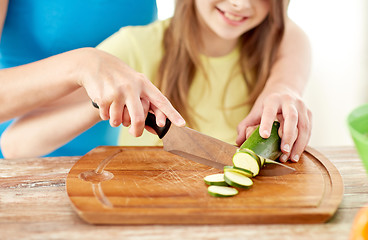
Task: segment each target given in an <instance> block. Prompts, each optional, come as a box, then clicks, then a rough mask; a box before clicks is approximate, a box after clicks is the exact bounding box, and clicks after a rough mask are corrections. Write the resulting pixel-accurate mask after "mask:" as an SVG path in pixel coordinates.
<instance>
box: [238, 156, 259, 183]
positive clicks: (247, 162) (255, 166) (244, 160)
mask: <svg viewBox="0 0 368 240" xmlns="http://www.w3.org/2000/svg"><path fill="white" fill-rule="evenodd" d="M233 164H234V166H235V167H237V168H241V169H244V170H248V171H251V172H252V174H253V176H254V177H255V176H257V175H258V173H259V170H260V169H261V168H260V161H259V160H257V158H255V157H254V156H253V155H251V154H249V153H248V152H237V153H235V154H234V156H233Z"/></svg>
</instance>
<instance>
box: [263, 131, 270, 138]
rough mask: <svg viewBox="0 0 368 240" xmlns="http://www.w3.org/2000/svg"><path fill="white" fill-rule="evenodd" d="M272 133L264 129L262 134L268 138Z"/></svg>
mask: <svg viewBox="0 0 368 240" xmlns="http://www.w3.org/2000/svg"><path fill="white" fill-rule="evenodd" d="M269 136H270V135H269V134H268V131H267V130H263V131H262V136H261V137H263V138H268V137H269Z"/></svg>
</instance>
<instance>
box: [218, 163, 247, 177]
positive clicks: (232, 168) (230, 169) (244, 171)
mask: <svg viewBox="0 0 368 240" xmlns="http://www.w3.org/2000/svg"><path fill="white" fill-rule="evenodd" d="M224 172H236V173H240V174H243V175H244V176H246V177H249V178H251V177H253V173H252V172H251V171H249V170H247V169H243V168H237V167H235V166H225V167H224Z"/></svg>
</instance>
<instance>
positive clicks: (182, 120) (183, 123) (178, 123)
mask: <svg viewBox="0 0 368 240" xmlns="http://www.w3.org/2000/svg"><path fill="white" fill-rule="evenodd" d="M176 125H178V126H185V120H184V119H178V120H177V121H176Z"/></svg>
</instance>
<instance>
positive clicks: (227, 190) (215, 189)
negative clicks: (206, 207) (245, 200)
mask: <svg viewBox="0 0 368 240" xmlns="http://www.w3.org/2000/svg"><path fill="white" fill-rule="evenodd" d="M207 190H208V193H209V194H210V195H211V196H214V197H232V196H235V195H236V194H238V193H239V192H238V190H236V189H235V188H232V187H224V186H209V187H208V189H207Z"/></svg>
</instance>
